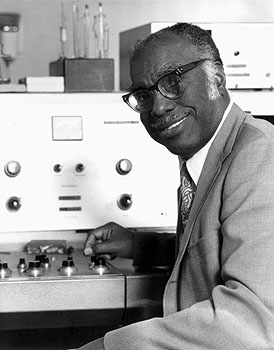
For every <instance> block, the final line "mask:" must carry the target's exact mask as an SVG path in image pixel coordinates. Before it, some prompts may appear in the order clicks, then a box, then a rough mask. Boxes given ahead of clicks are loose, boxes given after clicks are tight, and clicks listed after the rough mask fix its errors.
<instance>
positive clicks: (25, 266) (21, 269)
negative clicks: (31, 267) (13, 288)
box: [17, 258, 27, 271]
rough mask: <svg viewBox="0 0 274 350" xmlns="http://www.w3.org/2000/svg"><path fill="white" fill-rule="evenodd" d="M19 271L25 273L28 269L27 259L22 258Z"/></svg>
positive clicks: (18, 266)
mask: <svg viewBox="0 0 274 350" xmlns="http://www.w3.org/2000/svg"><path fill="white" fill-rule="evenodd" d="M17 268H18V270H20V271H24V270H26V268H27V264H26V260H25V258H20V259H19V263H18V265H17Z"/></svg>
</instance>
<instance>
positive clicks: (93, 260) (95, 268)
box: [89, 256, 110, 275]
mask: <svg viewBox="0 0 274 350" xmlns="http://www.w3.org/2000/svg"><path fill="white" fill-rule="evenodd" d="M89 270H90V271H91V272H92V273H93V274H96V275H104V274H107V273H109V271H110V268H109V267H108V266H107V265H106V261H105V259H103V258H100V257H97V256H91V257H90V263H89Z"/></svg>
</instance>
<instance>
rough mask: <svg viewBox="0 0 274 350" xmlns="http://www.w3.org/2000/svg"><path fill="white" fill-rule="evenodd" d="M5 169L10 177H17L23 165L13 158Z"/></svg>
mask: <svg viewBox="0 0 274 350" xmlns="http://www.w3.org/2000/svg"><path fill="white" fill-rule="evenodd" d="M4 171H5V173H6V175H8V176H9V177H15V176H17V175H18V174H19V173H20V171H21V165H20V163H19V162H17V161H16V160H11V161H9V162H8V163H7V164H6V165H5V168H4Z"/></svg>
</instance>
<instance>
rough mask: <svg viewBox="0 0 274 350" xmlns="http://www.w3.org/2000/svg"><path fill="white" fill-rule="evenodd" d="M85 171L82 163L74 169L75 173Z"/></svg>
mask: <svg viewBox="0 0 274 350" xmlns="http://www.w3.org/2000/svg"><path fill="white" fill-rule="evenodd" d="M84 170H85V166H84V164H82V163H78V164H77V165H76V167H75V171H76V172H77V173H82V172H83V171H84Z"/></svg>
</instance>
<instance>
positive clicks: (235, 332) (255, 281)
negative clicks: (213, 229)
mask: <svg viewBox="0 0 274 350" xmlns="http://www.w3.org/2000/svg"><path fill="white" fill-rule="evenodd" d="M273 174H274V145H273V142H272V143H270V142H268V141H267V142H265V139H264V138H261V139H259V140H255V141H254V142H253V141H252V142H249V143H248V144H247V145H242V148H241V149H240V150H239V152H238V153H237V155H236V156H235V157H234V159H233V160H232V162H231V164H230V166H229V169H228V170H227V173H226V176H225V179H224V184H223V189H222V194H221V196H222V201H223V203H222V205H221V208H220V215H219V217H220V230H221V234H222V245H221V249H220V256H219V260H220V272H219V273H220V276H221V278H222V283H219V284H217V285H215V287H213V289H212V290H211V292H210V293H209V294H210V296H209V297H208V298H206V299H205V300H201V301H200V302H196V303H194V304H193V305H192V306H190V307H188V308H186V309H183V310H180V306H178V310H179V311H177V312H175V313H172V314H169V315H167V316H165V317H163V318H153V319H150V320H146V321H142V322H139V323H136V324H132V325H129V326H126V327H124V328H121V329H119V330H115V331H112V332H110V333H107V334H106V336H105V339H104V344H105V348H106V350H118V349H119V350H143V349H146V350H166V349H168V350H171V349H172V350H220V349H222V350H235V349H237V350H259V349H260V350H270V349H274V273H273V271H274V179H273V176H274V175H273ZM197 259H200V264H201V265H202V264H207V263H209V262H205V261H204V260H203V257H202V256H199V257H197Z"/></svg>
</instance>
